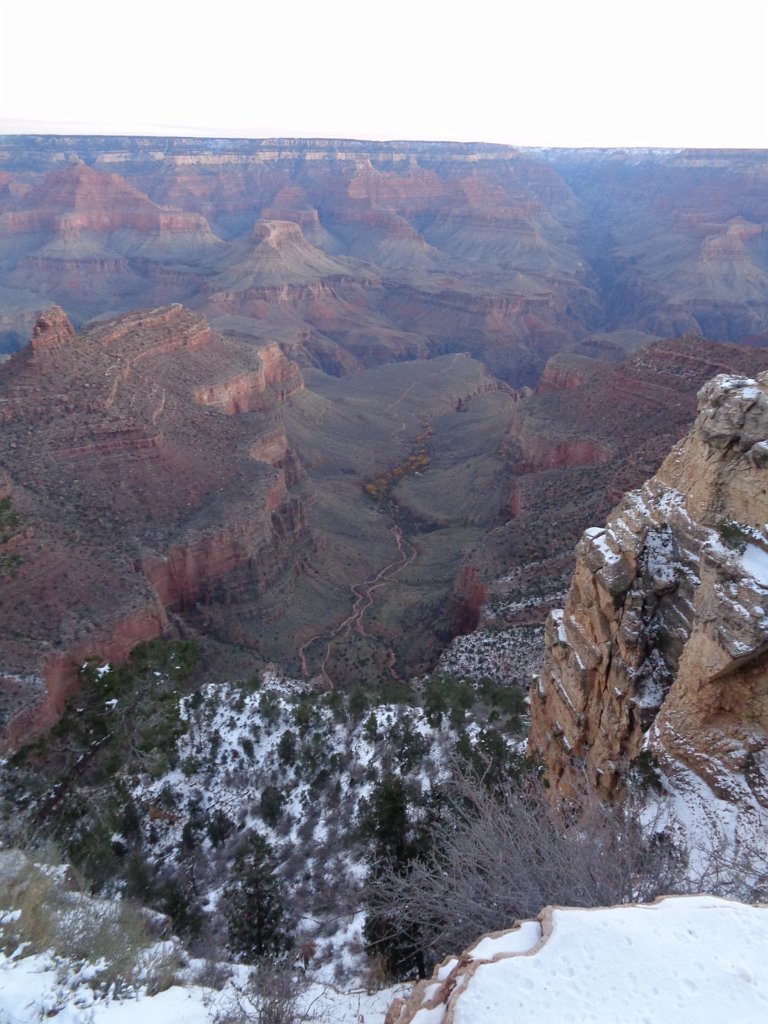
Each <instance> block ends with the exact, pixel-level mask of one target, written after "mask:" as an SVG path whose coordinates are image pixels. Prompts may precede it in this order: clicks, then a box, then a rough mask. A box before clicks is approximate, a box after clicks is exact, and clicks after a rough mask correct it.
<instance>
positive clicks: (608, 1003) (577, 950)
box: [453, 896, 768, 1024]
mask: <svg viewBox="0 0 768 1024" xmlns="http://www.w3.org/2000/svg"><path fill="white" fill-rule="evenodd" d="M551 922H552V928H551V932H550V934H549V935H548V936H547V937H546V939H545V941H544V942H543V943H542V945H541V946H540V948H539V949H538V950H537V951H536V952H535V953H533V954H531V955H520V954H518V955H512V956H508V957H506V958H504V959H500V960H496V961H494V962H493V963H487V964H481V965H480V966H479V967H478V968H477V969H476V970H475V972H474V974H473V975H472V977H471V978H470V979H469V982H468V983H467V986H466V988H465V989H464V991H463V992H462V993H461V995H460V996H459V997H458V999H457V1001H456V1006H455V1010H454V1018H453V1020H454V1024H509V1022H510V1021H511V1020H514V1022H515V1024H542V1022H549V1021H552V1022H554V1021H572V1022H575V1024H616V1022H617V1021H621V1024H661V1022H665V1021H675V1022H676V1024H731V1022H732V1021H733V1020H741V1021H744V1022H745V1024H758V1022H760V1021H765V1020H768V966H766V960H765V949H766V945H767V944H768V907H752V906H748V905H746V904H740V903H735V902H732V901H729V900H721V899H716V898H714V897H708V896H694V897H676V898H668V899H665V900H663V901H661V902H660V903H657V904H654V905H645V906H627V907H614V908H610V909H599V910H573V909H553V910H551Z"/></svg>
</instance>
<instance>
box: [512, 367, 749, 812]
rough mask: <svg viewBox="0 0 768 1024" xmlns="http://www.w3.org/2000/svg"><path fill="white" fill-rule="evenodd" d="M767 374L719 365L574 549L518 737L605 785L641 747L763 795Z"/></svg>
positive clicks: (573, 772) (611, 787)
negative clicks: (635, 481) (667, 448)
mask: <svg viewBox="0 0 768 1024" xmlns="http://www.w3.org/2000/svg"><path fill="white" fill-rule="evenodd" d="M767 609H768V373H762V374H760V375H759V376H758V378H757V380H752V379H750V378H746V377H738V376H736V377H734V376H728V375H724V374H721V375H719V376H717V377H715V378H714V379H713V380H712V381H710V382H709V383H707V384H706V385H705V386H704V387H703V388H702V389H701V391H700V392H699V397H698V416H697V418H696V421H695V424H694V426H693V429H692V431H691V433H690V434H689V435H688V437H686V438H685V439H684V440H683V441H682V442H680V443H679V444H678V445H677V446H676V447H675V448H674V449H673V450H672V452H671V454H670V455H669V456H668V457H667V459H666V460H665V461H664V463H663V465H662V466H661V468H660V470H659V471H658V473H657V474H656V475H655V476H654V477H653V478H652V479H651V480H649V481H648V482H647V483H646V484H645V485H644V486H643V487H642V488H640V490H638V491H634V492H631V493H629V494H627V495H626V496H625V497H624V498H623V500H622V501H621V502H620V504H619V506H618V508H617V509H616V510H615V511H614V512H613V514H612V515H611V516H610V517H609V519H608V522H607V523H606V525H605V526H604V527H594V528H590V529H588V530H587V531H586V532H585V533H584V535H583V537H582V539H581V541H580V542H579V544H578V547H577V549H576V569H575V572H574V576H573V581H572V583H571V588H570V590H569V592H568V597H567V600H566V603H565V608H564V609H563V610H562V611H556V612H553V613H552V614H551V616H550V618H549V620H548V623H547V630H546V657H545V661H544V664H543V666H542V671H541V676H540V679H539V681H538V683H537V684H535V685H534V687H533V689H532V695H531V711H532V722H531V732H530V741H529V742H530V750H531V752H532V753H533V754H534V755H536V756H537V757H540V758H541V759H542V760H543V762H544V764H545V767H546V774H547V778H548V780H549V782H550V784H551V785H552V786H553V787H555V788H556V789H557V790H558V791H559V792H560V793H562V794H564V795H568V794H572V793H573V792H575V791H577V790H578V789H579V788H580V787H583V786H584V785H585V784H586V785H589V786H591V787H594V788H595V789H596V790H597V791H598V792H599V793H600V794H601V795H602V796H604V797H607V798H611V797H614V796H616V795H617V793H618V792H619V791H620V790H621V789H622V787H623V784H624V781H625V779H626V773H627V770H628V767H629V766H630V764H631V763H632V761H633V760H634V759H635V758H637V756H638V755H639V754H640V753H641V751H643V750H646V751H648V752H649V754H650V755H651V756H652V757H654V758H655V759H657V761H658V762H659V764H660V766H661V768H662V770H664V771H667V772H668V773H673V772H674V771H675V770H676V766H683V767H684V768H685V769H686V770H688V771H689V772H692V773H694V775H696V776H698V777H699V778H700V779H702V780H704V782H705V783H706V784H707V785H708V786H709V788H710V789H711V790H712V792H713V793H714V794H715V795H716V796H718V797H720V798H722V799H726V800H727V799H730V798H734V799H735V798H736V796H738V795H739V794H742V795H743V794H744V793H745V792H746V791H748V793H749V794H751V796H750V799H753V800H755V801H757V803H758V804H760V805H762V806H763V807H768V774H767V769H768V760H767V758H768V753H767V751H768V611H767Z"/></svg>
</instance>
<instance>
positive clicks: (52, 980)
mask: <svg viewBox="0 0 768 1024" xmlns="http://www.w3.org/2000/svg"><path fill="white" fill-rule="evenodd" d="M240 971H244V968H240ZM86 975H87V971H83V970H82V969H78V968H77V967H76V965H73V964H67V963H66V962H65V961H61V960H57V959H55V958H53V957H51V956H50V955H39V956H28V957H19V958H15V959H14V958H12V957H8V956H6V955H5V954H3V953H0V1022H2V1024H41V1022H43V1021H45V1020H48V1019H49V1018H53V1017H55V1019H56V1020H57V1021H59V1022H60V1024H213V1022H215V1020H216V1019H217V1018H219V1017H221V1015H222V1014H224V1015H226V1014H225V1011H226V1008H227V1006H228V1005H231V1003H232V998H233V995H234V990H233V988H232V985H231V983H229V984H227V985H226V986H225V988H224V989H223V991H221V992H217V991H215V990H213V989H209V988H204V987H201V986H199V985H179V984H176V985H173V986H171V987H170V988H167V989H165V991H163V992H160V993H158V994H157V995H154V996H150V995H148V994H147V993H146V992H137V993H135V994H134V995H133V996H132V997H131V998H124V999H117V998H114V997H113V996H110V995H106V996H102V997H98V996H97V995H96V994H95V992H94V991H93V990H92V989H91V988H90V987H89V986H88V985H87V984H86V983H85V982H86V981H87V978H86ZM236 980H237V979H236ZM402 994H403V987H402V986H395V987H391V988H386V989H382V990H381V991H379V992H375V993H373V994H368V993H366V992H363V991H362V990H355V991H350V992H343V991H339V990H337V989H336V988H334V987H332V986H327V985H320V984H316V983H311V984H309V985H308V986H307V988H306V991H305V992H304V993H303V994H302V995H301V996H300V1008H303V1009H304V1010H305V1011H306V1013H307V1016H306V1017H303V1016H302V1018H301V1019H306V1020H314V1019H317V1020H318V1021H326V1020H327V1021H331V1020H332V1021H334V1024H356V1022H357V1021H359V1020H361V1019H364V1020H365V1021H366V1022H367V1024H382V1022H383V1020H384V1016H385V1014H386V1011H387V1008H388V1007H389V1005H390V1004H391V1003H392V1001H393V999H394V998H395V997H396V996H398V995H402Z"/></svg>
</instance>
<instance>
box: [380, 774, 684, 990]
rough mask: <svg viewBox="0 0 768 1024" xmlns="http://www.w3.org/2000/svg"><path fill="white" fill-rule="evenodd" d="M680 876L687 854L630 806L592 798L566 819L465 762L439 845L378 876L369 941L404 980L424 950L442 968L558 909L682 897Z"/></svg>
mask: <svg viewBox="0 0 768 1024" xmlns="http://www.w3.org/2000/svg"><path fill="white" fill-rule="evenodd" d="M682 871H683V861H682V859H681V857H680V855H679V853H678V851H676V850H675V849H674V848H673V847H672V846H671V845H669V844H664V843H659V842H658V841H654V840H653V839H649V838H648V837H647V836H646V835H644V834H643V832H642V829H641V827H640V825H639V824H638V820H637V817H636V816H633V814H632V813H631V812H630V811H623V810H621V809H612V808H607V807H605V806H603V805H596V804H594V803H591V802H585V804H584V805H583V806H581V807H578V808H574V807H570V808H569V809H568V811H567V813H566V812H565V811H562V812H561V811H559V810H557V809H555V808H553V807H552V806H551V805H550V804H549V803H548V801H547V799H546V797H545V795H544V792H543V790H542V789H541V788H540V787H539V786H538V785H537V784H535V783H533V782H529V784H528V785H526V786H525V787H523V788H519V787H513V786H512V785H510V784H508V783H505V784H503V785H499V786H497V787H496V788H495V790H493V791H491V790H489V789H488V788H487V786H486V785H484V784H483V783H481V781H480V780H479V779H478V777H477V776H476V775H474V774H473V773H472V772H471V771H470V770H469V769H468V768H467V767H466V766H462V767H461V769H460V770H458V771H455V772H454V774H453V778H452V783H451V799H450V802H449V803H448V805H447V806H446V807H445V808H444V810H443V813H442V814H440V815H439V816H436V818H435V821H434V824H433V828H432V836H431V846H430V848H429V850H428V851H425V852H424V853H422V854H420V855H419V856H418V857H415V858H412V859H411V860H409V862H408V863H407V865H406V868H405V870H404V866H403V863H402V860H401V859H399V858H397V857H392V858H391V859H390V861H389V863H386V864H379V865H378V867H377V870H375V871H372V872H371V874H370V877H369V880H368V882H367V884H366V891H365V902H366V906H367V908H368V922H369V924H370V922H374V923H375V929H370V928H369V929H368V931H367V935H368V936H369V937H370V939H373V940H375V941H374V942H373V949H374V951H376V950H377V948H378V950H380V951H381V952H383V953H384V955H386V956H388V959H389V961H390V965H391V968H392V970H393V973H394V974H395V975H399V976H402V975H403V974H404V973H407V972H408V971H409V970H411V969H412V968H413V965H414V963H415V960H416V958H415V951H416V950H419V951H420V952H421V954H422V955H423V957H424V960H425V962H426V963H435V962H437V961H439V960H440V959H441V958H442V957H443V956H445V955H446V954H448V953H450V952H456V951H458V950H461V949H463V948H465V947H466V946H467V945H468V944H469V943H470V942H472V941H473V940H474V939H475V938H476V937H477V936H478V935H481V934H483V932H487V931H496V930H499V929H502V928H508V927H510V926H511V924H512V923H513V922H514V921H515V920H518V919H520V918H526V917H532V916H535V915H536V914H537V913H538V912H539V910H541V908H542V907H543V906H546V905H547V904H550V903H556V904H564V905H566V906H577V907H589V906H605V905H611V904H614V903H626V902H629V901H637V900H647V899H652V898H654V897H655V896H657V895H660V894H662V893H668V892H674V891H680V890H681V887H682ZM367 927H368V925H367ZM374 931H375V934H373V932H374ZM393 950H394V951H398V950H399V951H400V955H401V960H400V962H397V961H396V960H395V961H394V962H393V960H392V957H391V952H392V951H393ZM403 951H404V952H403ZM404 953H405V954H406V955H404Z"/></svg>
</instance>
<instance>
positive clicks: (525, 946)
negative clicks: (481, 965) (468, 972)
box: [470, 921, 541, 960]
mask: <svg viewBox="0 0 768 1024" xmlns="http://www.w3.org/2000/svg"><path fill="white" fill-rule="evenodd" d="M540 939H541V925H540V924H539V922H538V921H523V922H522V923H521V925H520V927H519V928H516V929H514V930H513V931H509V932H502V934H501V935H495V936H494V935H486V936H485V938H484V939H481V940H480V941H479V942H478V943H477V945H476V946H473V947H472V949H471V950H470V957H471V958H472V960H493V958H494V957H497V956H501V955H502V954H506V955H509V954H510V953H529V952H530V951H531V950H532V949H533V947H534V946H535V945H536V943H537V942H538V941H539V940H540Z"/></svg>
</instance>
